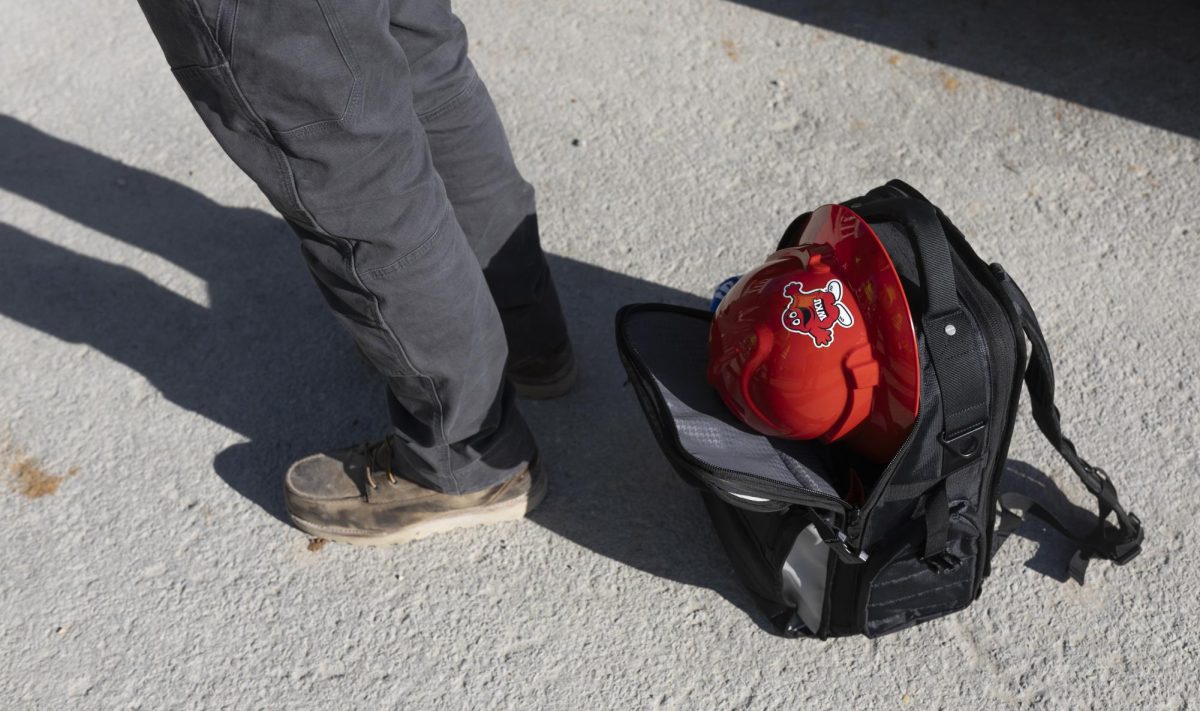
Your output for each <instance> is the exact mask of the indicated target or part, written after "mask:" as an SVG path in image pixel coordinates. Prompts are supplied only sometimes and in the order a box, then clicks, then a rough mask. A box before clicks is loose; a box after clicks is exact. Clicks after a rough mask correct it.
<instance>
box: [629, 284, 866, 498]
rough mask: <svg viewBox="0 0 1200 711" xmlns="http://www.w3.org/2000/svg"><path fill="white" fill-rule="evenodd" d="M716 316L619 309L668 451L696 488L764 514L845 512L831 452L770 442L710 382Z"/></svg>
mask: <svg viewBox="0 0 1200 711" xmlns="http://www.w3.org/2000/svg"><path fill="white" fill-rule="evenodd" d="M711 320H712V316H711V314H710V313H709V312H707V311H703V310H700V309H689V308H683V307H679V306H670V305H667V304H631V305H629V306H625V307H623V308H622V309H621V310H620V311H618V312H617V319H616V321H617V323H616V326H617V350H618V352H619V354H620V356H621V362H622V363H623V364H624V365H625V369H626V372H627V373H628V374H629V381H630V383H631V384H632V385H633V386H634V389H635V391H636V392H637V395H638V402H639V404H640V405H641V406H642V411H643V412H644V413H645V415H646V419H647V420H648V421H649V423H650V428H651V430H652V432H653V433H654V436H655V439H656V440H657V441H658V444H659V446H660V448H661V449H662V450H663V453H664V454H665V455H666V457H667V459H668V461H670V463H671V465H672V466H673V468H674V469H675V470H676V472H678V473H679V475H680V476H681V477H682V478H683V479H684V480H685V481H687V482H688V483H690V484H693V485H697V486H700V487H702V488H705V489H707V490H709V491H711V492H712V493H713V494H715V495H716V496H718V497H720V498H721V499H723V500H725V501H727V502H729V503H731V504H733V505H736V506H739V507H742V508H745V509H748V510H757V511H767V510H779V509H783V508H786V507H787V506H788V505H789V504H798V505H803V506H810V507H814V508H818V509H823V510H826V511H831V512H836V513H838V514H843V513H845V510H846V504H845V503H844V502H843V501H842V499H841V498H840V496H839V495H838V486H837V484H838V483H839V482H838V477H837V475H836V473H835V471H836V469H835V466H834V462H833V461H832V460H831V454H830V452H829V449H828V448H827V447H823V446H821V445H820V444H819V443H817V442H805V441H799V440H785V439H779V438H774V437H767V436H765V435H763V434H760V433H759V432H756V431H755V430H752V429H750V428H749V427H747V426H746V425H745V424H743V423H742V422H741V421H740V420H738V419H737V418H736V417H735V416H734V414H733V413H732V412H730V411H729V409H728V408H726V407H725V404H724V403H723V402H721V399H720V397H719V396H718V395H717V393H716V391H715V390H714V389H713V388H712V386H710V385H709V383H708V380H707V378H706V375H705V372H706V369H707V366H708V329H709V324H710V322H711Z"/></svg>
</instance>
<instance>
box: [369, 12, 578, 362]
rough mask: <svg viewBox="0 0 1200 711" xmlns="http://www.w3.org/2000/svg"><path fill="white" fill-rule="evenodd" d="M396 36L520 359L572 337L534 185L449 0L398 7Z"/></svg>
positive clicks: (446, 178) (449, 188)
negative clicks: (544, 242) (546, 250)
mask: <svg viewBox="0 0 1200 711" xmlns="http://www.w3.org/2000/svg"><path fill="white" fill-rule="evenodd" d="M390 20H391V31H392V35H393V36H394V37H395V38H396V40H397V41H398V42H399V43H400V46H401V47H402V48H403V49H404V53H405V56H407V57H408V60H409V65H410V67H411V73H412V82H413V95H414V96H413V103H414V106H415V108H416V111H417V115H418V117H419V118H420V121H421V124H422V125H423V126H424V128H425V134H426V136H427V137H428V139H429V147H430V150H431V151H432V153H433V163H434V167H435V168H436V169H437V172H438V174H439V175H441V177H442V180H443V182H444V183H445V186H446V193H447V195H448V196H449V199H450V202H451V204H452V205H453V206H454V213H455V216H456V217H457V219H458V223H459V225H460V226H461V227H462V229H463V232H464V233H465V234H466V236H467V241H468V242H469V243H470V244H471V247H472V249H473V250H474V251H475V255H476V257H478V259H479V262H480V264H481V265H482V266H483V267H484V276H485V278H486V279H487V283H488V286H489V288H490V289H491V292H492V296H493V298H494V299H495V301H496V304H497V306H498V307H499V309H500V316H501V319H502V321H503V323H504V328H505V332H506V335H507V339H508V345H509V350H510V352H511V354H512V357H513V359H514V360H520V359H521V358H522V357H525V356H537V355H544V354H545V353H547V352H549V351H552V350H554V349H556V348H558V347H560V346H561V345H563V344H564V343H565V342H566V340H567V330H566V323H565V321H564V319H563V315H562V309H561V307H560V305H559V300H558V294H557V292H556V290H555V288H554V282H553V279H552V278H551V275H550V267H549V266H548V265H547V263H546V257H545V254H543V252H542V247H541V243H540V239H539V235H538V225H537V216H536V214H535V205H534V191H533V187H532V186H531V185H529V183H528V182H526V181H525V179H524V178H523V177H521V174H520V172H519V171H518V170H517V166H516V163H515V162H514V161H513V156H512V151H511V149H510V148H509V144H508V137H507V136H506V135H505V132H504V126H503V125H502V123H501V121H500V117H499V115H498V114H497V113H496V107H495V105H494V104H493V103H492V98H491V96H490V95H489V94H488V91H487V88H486V87H485V86H484V84H483V81H482V80H480V78H479V76H478V75H477V74H476V73H475V68H474V66H472V64H471V61H470V59H469V58H468V57H467V32H466V29H465V28H464V27H463V23H462V22H461V21H459V19H458V17H456V16H455V15H454V14H453V12H452V11H451V8H450V2H449V0H391V17H390Z"/></svg>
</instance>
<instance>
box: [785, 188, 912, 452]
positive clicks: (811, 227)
mask: <svg viewBox="0 0 1200 711" xmlns="http://www.w3.org/2000/svg"><path fill="white" fill-rule="evenodd" d="M789 232H790V230H789ZM804 245H827V246H828V248H829V249H831V250H832V252H833V256H834V259H835V260H836V262H837V264H838V267H839V268H840V271H841V274H842V276H843V277H844V281H843V283H844V284H845V286H846V288H847V289H849V290H850V291H851V292H852V293H853V294H854V298H855V300H856V301H857V303H858V309H859V311H860V312H861V314H862V320H863V323H864V324H865V326H866V328H867V330H868V333H869V334H870V340H871V346H872V349H873V351H874V356H875V359H876V361H878V363H879V366H880V386H879V387H877V388H876V391H875V401H874V403H873V405H872V407H871V411H870V414H869V415H868V417H867V419H866V420H864V421H863V423H862V424H860V425H858V426H857V427H856V428H855V429H854V430H853V431H852V432H851V433H850V434H849V435H848V436H847V438H846V442H847V443H848V444H850V445H851V446H853V447H854V448H855V449H857V450H858V451H860V452H861V453H862V454H863V455H865V456H867V457H869V458H871V459H873V460H876V461H886V460H887V459H890V458H891V457H892V456H893V455H895V453H896V451H897V450H898V449H899V448H900V445H901V444H902V442H903V440H904V438H905V437H906V436H907V434H908V431H909V430H910V429H911V427H912V425H913V423H914V422H915V421H916V418H917V411H918V408H919V407H920V397H921V360H920V354H919V352H918V351H917V333H916V329H915V327H914V326H913V316H912V310H911V309H910V308H909V304H908V298H907V297H906V296H905V294H904V285H903V284H902V283H901V281H900V275H899V274H898V273H897V272H896V266H895V265H894V264H893V263H892V258H891V257H890V256H889V255H888V253H887V249H885V248H884V246H883V242H881V241H880V240H879V236H878V235H876V234H875V231H874V230H872V229H871V226H870V225H868V224H867V222H866V220H864V219H863V218H862V217H860V216H859V215H858V214H857V213H855V212H854V211H853V210H851V209H850V208H848V207H845V206H844V205H822V206H821V207H818V208H817V209H816V210H814V211H813V212H812V214H811V215H810V216H809V217H808V220H807V224H805V225H804V228H803V231H802V232H801V233H800V235H799V237H798V238H797V241H796V246H804Z"/></svg>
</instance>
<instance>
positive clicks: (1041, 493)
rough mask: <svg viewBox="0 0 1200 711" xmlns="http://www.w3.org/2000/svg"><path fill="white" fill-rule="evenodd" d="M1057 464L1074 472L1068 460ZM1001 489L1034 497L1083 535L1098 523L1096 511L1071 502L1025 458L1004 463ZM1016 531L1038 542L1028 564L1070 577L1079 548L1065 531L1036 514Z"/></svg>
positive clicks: (1049, 573) (1048, 573)
mask: <svg viewBox="0 0 1200 711" xmlns="http://www.w3.org/2000/svg"><path fill="white" fill-rule="evenodd" d="M1058 468H1059V469H1062V470H1064V471H1065V472H1066V474H1064V476H1074V474H1072V473H1070V469H1068V468H1067V466H1066V465H1065V464H1063V465H1062V466H1061V467H1058ZM1000 489H1001V491H1005V492H1013V493H1017V494H1022V495H1024V496H1028V497H1029V498H1031V499H1033V500H1034V501H1036V502H1037V503H1038V505H1039V506H1041V507H1042V508H1044V509H1046V510H1047V511H1049V512H1050V513H1052V514H1054V515H1055V516H1056V517H1058V520H1059V521H1061V522H1062V523H1063V525H1065V526H1066V527H1067V528H1068V529H1069V530H1071V531H1072V532H1073V533H1075V534H1077V535H1079V536H1080V537H1081V538H1082V537H1084V536H1086V535H1087V534H1088V533H1090V532H1091V531H1092V530H1093V529H1094V528H1095V527H1096V524H1097V523H1098V522H1097V520H1096V512H1095V511H1092V510H1089V509H1087V508H1084V507H1082V506H1078V505H1076V504H1074V503H1072V502H1071V500H1070V499H1068V498H1067V495H1066V494H1064V493H1063V492H1062V491H1061V490H1060V489H1059V488H1058V486H1057V485H1056V484H1055V483H1054V482H1053V481H1051V479H1050V477H1049V476H1047V475H1046V474H1045V473H1044V472H1042V471H1041V470H1039V469H1037V468H1036V467H1034V466H1032V465H1030V464H1026V463H1025V462H1022V461H1018V460H1016V459H1010V460H1008V461H1007V462H1006V463H1005V465H1004V473H1003V475H1002V478H1001V481H1000ZM1094 502H1095V499H1092V498H1090V497H1089V500H1088V505H1089V506H1092V505H1094ZM1013 535H1014V536H1019V537H1021V538H1026V539H1028V540H1030V541H1033V542H1034V543H1036V544H1037V551H1036V552H1035V553H1034V554H1033V557H1032V558H1030V559H1029V560H1027V561H1025V567H1027V568H1029V569H1030V570H1033V571H1035V572H1037V573H1041V574H1042V575H1045V576H1046V577H1048V578H1053V579H1054V580H1057V581H1058V582H1060V583H1065V582H1067V580H1069V579H1070V578H1069V576H1068V575H1067V566H1068V565H1069V564H1070V562H1071V557H1072V556H1073V555H1075V550H1076V549H1075V545H1074V544H1073V543H1072V542H1071V541H1069V540H1067V539H1066V538H1064V537H1063V534H1061V533H1059V532H1058V531H1056V530H1054V529H1053V528H1051V527H1050V526H1048V525H1046V524H1045V523H1043V522H1042V521H1040V520H1038V519H1037V518H1032V517H1026V519H1025V521H1024V522H1023V523H1022V524H1021V527H1020V528H1018V529H1017V530H1016V531H1015V532H1014V533H1013ZM1000 555H1004V554H1000ZM994 567H995V566H993V568H994Z"/></svg>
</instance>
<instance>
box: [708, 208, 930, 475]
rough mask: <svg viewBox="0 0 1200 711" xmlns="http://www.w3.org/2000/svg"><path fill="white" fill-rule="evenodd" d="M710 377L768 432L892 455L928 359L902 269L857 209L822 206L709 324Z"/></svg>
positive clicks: (913, 410) (911, 415) (912, 414)
mask: <svg viewBox="0 0 1200 711" xmlns="http://www.w3.org/2000/svg"><path fill="white" fill-rule="evenodd" d="M708 381H709V382H710V383H711V384H712V385H713V387H715V388H716V389H717V391H718V392H719V393H720V394H721V398H722V399H723V400H724V401H725V404H726V405H727V406H728V407H729V408H730V409H731V410H732V411H733V412H734V413H735V414H736V415H737V416H738V417H739V418H740V419H741V420H742V421H743V422H745V423H746V424H747V425H749V426H751V427H753V428H754V429H756V430H758V431H759V432H762V433H763V434H767V435H771V436H776V437H788V438H792V439H820V440H821V441H823V442H825V443H830V442H833V441H835V440H842V441H845V442H846V443H848V444H850V445H851V446H852V447H854V448H855V449H856V450H857V451H859V452H860V453H862V454H863V455H864V456H866V457H868V458H870V459H872V460H874V461H877V462H885V461H887V460H888V459H890V458H891V457H892V456H893V455H894V454H895V452H896V450H897V449H899V447H900V444H901V443H902V442H903V440H904V438H905V436H906V435H907V434H908V431H909V429H910V428H911V427H912V424H913V422H914V421H915V419H916V414H917V405H918V400H919V397H920V390H921V386H920V383H921V367H920V360H919V358H918V354H917V338H916V332H915V331H914V329H913V321H912V313H911V311H910V310H909V308H908V299H907V298H905V295H904V288H903V286H902V285H901V283H900V277H899V276H898V275H897V274H896V268H895V267H894V266H893V265H892V260H891V258H890V257H888V254H887V251H886V250H885V249H884V247H883V245H882V244H881V243H880V241H879V238H878V237H877V236H876V235H875V233H874V231H872V230H871V227H870V226H869V225H868V224H867V223H866V222H865V221H864V220H863V219H862V218H861V217H859V216H858V215H857V214H855V213H854V211H853V210H851V209H850V208H847V207H843V206H841V205H824V206H822V207H820V208H818V209H817V210H815V211H814V212H813V213H812V216H811V217H810V218H809V220H808V224H807V226H806V227H805V228H804V231H803V232H802V233H801V235H800V238H799V241H798V243H797V246H795V247H788V248H786V249H781V250H779V251H778V252H776V253H775V254H772V255H771V256H770V257H768V258H767V261H766V263H765V264H763V265H762V266H760V267H758V268H757V269H755V270H754V271H752V272H750V273H749V274H746V275H745V276H743V277H742V278H741V279H740V280H739V281H738V283H737V284H736V285H735V286H734V287H733V289H732V290H731V291H730V292H729V295H728V296H726V297H725V299H724V300H723V301H722V302H721V304H720V306H719V307H718V308H717V312H716V315H715V316H714V317H713V322H712V327H711V329H710V331H709V362H708Z"/></svg>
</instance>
